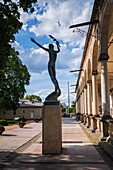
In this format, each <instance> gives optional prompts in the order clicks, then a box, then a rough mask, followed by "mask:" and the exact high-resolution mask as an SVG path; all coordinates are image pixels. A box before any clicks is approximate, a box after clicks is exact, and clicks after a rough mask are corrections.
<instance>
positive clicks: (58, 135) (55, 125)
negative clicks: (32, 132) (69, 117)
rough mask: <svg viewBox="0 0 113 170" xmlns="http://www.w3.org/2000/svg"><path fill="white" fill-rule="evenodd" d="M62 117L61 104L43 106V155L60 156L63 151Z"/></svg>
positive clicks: (46, 103)
mask: <svg viewBox="0 0 113 170" xmlns="http://www.w3.org/2000/svg"><path fill="white" fill-rule="evenodd" d="M61 120H62V117H61V106H60V104H59V102H53V103H52V102H45V103H44V106H43V127H42V128H43V129H42V153H43V154H60V153H61V149H62V122H61Z"/></svg>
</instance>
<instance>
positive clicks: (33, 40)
mask: <svg viewBox="0 0 113 170" xmlns="http://www.w3.org/2000/svg"><path fill="white" fill-rule="evenodd" d="M30 39H31V41H32V42H34V43H35V44H36V45H38V46H39V47H40V48H42V49H43V50H45V51H49V49H48V48H45V47H43V46H42V45H40V44H39V43H37V42H36V41H35V39H34V38H30Z"/></svg>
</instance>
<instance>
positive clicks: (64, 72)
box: [12, 0, 93, 104]
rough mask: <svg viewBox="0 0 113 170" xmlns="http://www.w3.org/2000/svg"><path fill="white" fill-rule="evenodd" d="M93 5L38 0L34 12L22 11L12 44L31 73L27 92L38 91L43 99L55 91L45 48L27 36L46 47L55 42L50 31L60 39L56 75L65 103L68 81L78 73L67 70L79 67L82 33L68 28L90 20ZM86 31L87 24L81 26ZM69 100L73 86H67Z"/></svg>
mask: <svg viewBox="0 0 113 170" xmlns="http://www.w3.org/2000/svg"><path fill="white" fill-rule="evenodd" d="M92 8H93V1H92V0H79V1H78V0H39V1H38V2H37V3H36V4H35V5H34V9H35V11H34V13H33V14H30V13H25V12H23V10H22V9H19V12H20V13H21V17H20V21H21V22H23V27H22V29H21V30H20V31H19V33H18V34H16V35H15V43H13V44H12V46H13V47H15V49H16V50H17V51H19V54H20V55H19V58H20V59H21V60H22V62H23V64H25V65H26V66H27V68H28V70H29V73H30V75H31V78H30V84H29V85H28V86H26V94H29V95H31V94H35V95H39V96H40V97H41V98H42V101H44V100H45V97H46V96H47V95H49V94H50V93H51V92H53V91H54V85H53V83H52V82H51V79H50V77H49V74H48V61H49V55H48V52H46V51H44V50H43V49H41V48H39V47H38V46H37V45H36V44H34V43H33V42H32V41H31V40H30V37H32V38H34V39H35V40H36V41H37V42H38V43H39V44H41V45H42V46H44V47H46V48H48V44H50V43H51V44H54V48H55V50H56V49H57V46H56V43H55V41H53V40H51V39H50V37H49V35H52V36H54V37H55V38H56V39H57V40H58V41H59V43H60V46H61V47H60V53H58V55H57V60H56V76H57V80H58V82H59V86H60V88H61V96H60V97H59V98H58V100H60V101H61V102H64V103H66V104H67V103H68V81H69V85H73V84H76V82H77V76H78V73H76V74H75V73H70V71H72V70H76V69H79V68H80V62H81V59H82V54H83V49H84V45H85V38H86V37H85V36H84V37H83V36H81V35H80V33H78V32H77V31H76V29H75V30H74V29H69V26H70V25H73V24H78V23H82V22H87V21H90V18H91V13H92ZM80 29H82V30H85V31H86V32H87V30H88V26H84V27H80ZM69 91H70V102H72V101H75V96H76V94H75V93H71V92H74V91H75V86H72V87H71V86H69Z"/></svg>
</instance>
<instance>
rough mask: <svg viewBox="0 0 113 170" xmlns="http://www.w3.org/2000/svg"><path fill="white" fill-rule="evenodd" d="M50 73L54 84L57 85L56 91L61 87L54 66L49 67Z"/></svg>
mask: <svg viewBox="0 0 113 170" xmlns="http://www.w3.org/2000/svg"><path fill="white" fill-rule="evenodd" d="M48 71H49V75H50V77H51V80H52V82H53V84H54V85H55V91H57V90H58V89H60V88H59V85H58V81H57V80H56V73H55V68H54V67H48Z"/></svg>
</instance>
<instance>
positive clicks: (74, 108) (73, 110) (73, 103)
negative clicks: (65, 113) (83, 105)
mask: <svg viewBox="0 0 113 170" xmlns="http://www.w3.org/2000/svg"><path fill="white" fill-rule="evenodd" d="M71 112H73V113H75V112H76V103H75V101H72V103H71Z"/></svg>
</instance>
